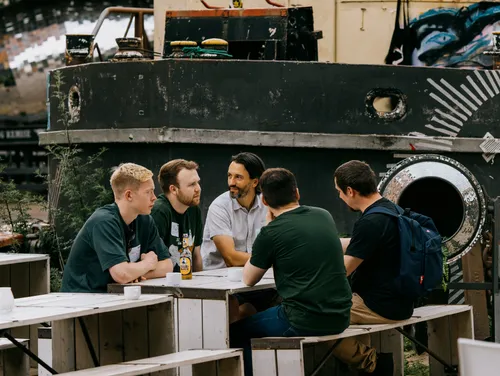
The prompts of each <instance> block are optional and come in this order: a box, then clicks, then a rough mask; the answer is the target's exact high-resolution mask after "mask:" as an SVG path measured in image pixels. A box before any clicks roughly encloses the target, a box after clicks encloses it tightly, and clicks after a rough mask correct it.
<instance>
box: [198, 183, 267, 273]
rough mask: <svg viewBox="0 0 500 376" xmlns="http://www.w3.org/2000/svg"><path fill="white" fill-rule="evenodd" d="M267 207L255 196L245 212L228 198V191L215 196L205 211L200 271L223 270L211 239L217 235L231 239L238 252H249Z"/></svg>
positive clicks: (223, 266) (221, 262) (259, 197)
mask: <svg viewBox="0 0 500 376" xmlns="http://www.w3.org/2000/svg"><path fill="white" fill-rule="evenodd" d="M266 214H267V208H266V206H265V205H264V204H263V203H262V199H261V195H260V194H258V195H257V196H255V200H254V203H253V206H252V207H251V208H250V210H247V209H246V208H244V207H243V206H241V205H240V204H239V203H238V200H236V199H235V198H231V196H230V194H229V191H228V192H224V193H223V194H221V195H220V196H219V197H217V198H216V199H215V200H214V201H213V202H212V204H211V205H210V207H209V208H208V214H207V219H206V221H205V228H204V230H203V243H202V244H201V256H202V258H203V269H204V270H209V269H220V268H225V267H226V263H225V262H224V259H223V258H222V255H221V254H220V252H219V251H218V250H217V247H216V246H215V243H214V242H213V240H212V238H213V237H214V236H217V235H227V236H231V237H232V238H233V240H234V247H235V249H236V250H237V251H240V252H247V253H252V246H253V242H254V241H255V238H256V237H257V235H258V234H259V232H260V229H261V228H262V227H263V226H264V224H265V223H266V222H265V221H266Z"/></svg>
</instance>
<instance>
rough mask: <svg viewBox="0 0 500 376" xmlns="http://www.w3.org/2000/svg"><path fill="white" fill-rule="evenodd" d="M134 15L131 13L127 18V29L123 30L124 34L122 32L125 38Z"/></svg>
mask: <svg viewBox="0 0 500 376" xmlns="http://www.w3.org/2000/svg"><path fill="white" fill-rule="evenodd" d="M134 17H135V16H134V15H133V14H131V15H130V19H129V20H128V25H127V29H126V30H125V34H123V37H124V38H126V37H127V35H128V31H129V30H130V26H131V25H132V21H133V20H134Z"/></svg>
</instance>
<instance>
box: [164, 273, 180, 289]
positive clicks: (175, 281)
mask: <svg viewBox="0 0 500 376" xmlns="http://www.w3.org/2000/svg"><path fill="white" fill-rule="evenodd" d="M181 280H182V276H181V273H174V272H171V273H167V286H177V287H178V286H180V285H181Z"/></svg>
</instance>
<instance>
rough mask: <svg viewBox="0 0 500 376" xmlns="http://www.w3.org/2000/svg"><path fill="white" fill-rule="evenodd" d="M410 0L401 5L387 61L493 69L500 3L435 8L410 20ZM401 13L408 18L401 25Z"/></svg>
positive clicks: (499, 27) (404, 63)
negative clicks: (492, 55) (492, 54)
mask: <svg viewBox="0 0 500 376" xmlns="http://www.w3.org/2000/svg"><path fill="white" fill-rule="evenodd" d="M407 14H408V3H407V2H404V0H402V1H400V2H399V4H398V14H397V18H398V21H397V22H396V27H395V30H394V35H393V38H392V41H391V47H390V50H389V53H388V55H387V57H386V63H387V64H393V65H413V66H433V67H454V68H464V69H473V68H475V69H477V68H479V69H481V68H482V69H490V68H491V67H492V65H493V60H492V57H491V56H489V55H485V54H484V52H485V51H488V50H491V49H492V47H493V39H492V32H493V31H500V4H499V3H496V2H479V3H476V4H473V5H470V6H468V7H463V8H436V9H431V10H429V11H427V12H425V13H423V14H421V15H420V16H418V17H417V18H415V19H413V20H411V21H408V17H407ZM400 15H402V16H403V18H405V20H404V21H403V26H402V27H400V26H399V25H398V24H399V19H400Z"/></svg>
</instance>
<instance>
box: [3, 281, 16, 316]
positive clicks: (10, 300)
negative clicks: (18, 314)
mask: <svg viewBox="0 0 500 376" xmlns="http://www.w3.org/2000/svg"><path fill="white" fill-rule="evenodd" d="M13 309H14V295H12V289H11V288H10V287H0V315H1V314H2V313H9V312H12V310H13Z"/></svg>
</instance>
